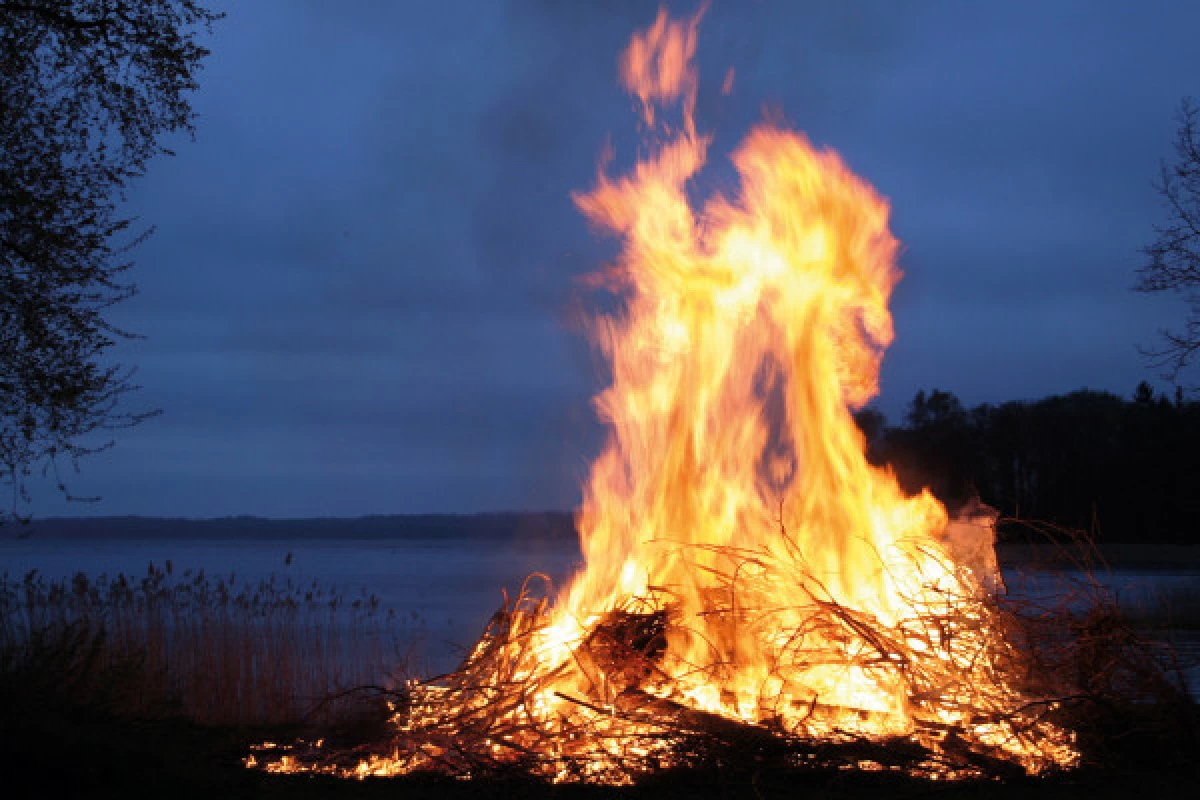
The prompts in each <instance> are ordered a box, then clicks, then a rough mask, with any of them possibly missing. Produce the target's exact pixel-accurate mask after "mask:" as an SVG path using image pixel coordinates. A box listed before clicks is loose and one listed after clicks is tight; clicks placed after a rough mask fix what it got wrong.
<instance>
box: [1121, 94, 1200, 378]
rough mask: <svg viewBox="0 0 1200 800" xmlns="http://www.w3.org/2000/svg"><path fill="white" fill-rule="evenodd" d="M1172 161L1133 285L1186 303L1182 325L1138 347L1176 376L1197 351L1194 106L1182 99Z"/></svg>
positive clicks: (1199, 192)
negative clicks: (1161, 213) (1163, 211)
mask: <svg viewBox="0 0 1200 800" xmlns="http://www.w3.org/2000/svg"><path fill="white" fill-rule="evenodd" d="M1175 158H1176V161H1175V163H1173V164H1167V163H1165V162H1164V163H1163V165H1162V174H1161V176H1160V177H1159V180H1158V182H1157V183H1156V184H1155V188H1156V189H1158V192H1159V194H1160V195H1162V198H1163V200H1164V203H1165V205H1166V207H1167V222H1166V223H1165V224H1163V225H1160V226H1156V227H1155V234H1156V238H1155V240H1154V243H1153V244H1151V245H1150V246H1149V247H1146V248H1145V249H1144V250H1143V252H1144V253H1145V255H1146V258H1147V261H1146V262H1145V263H1144V264H1143V265H1142V266H1141V267H1139V268H1138V282H1137V284H1136V287H1135V288H1137V290H1138V291H1142V292H1165V291H1169V292H1179V293H1180V294H1182V295H1183V298H1184V302H1185V303H1186V304H1187V317H1186V319H1185V320H1184V323H1183V327H1182V328H1178V329H1175V330H1169V329H1168V330H1163V331H1161V334H1162V345H1161V346H1159V347H1157V348H1153V349H1147V350H1144V353H1145V354H1146V356H1147V357H1148V358H1149V360H1150V362H1151V363H1152V364H1153V365H1154V366H1155V367H1157V368H1160V369H1164V370H1165V373H1166V375H1167V377H1169V378H1171V379H1174V380H1178V378H1179V377H1180V374H1181V373H1182V372H1183V371H1184V370H1185V369H1186V368H1187V367H1188V365H1189V364H1190V363H1191V362H1192V359H1193V358H1195V356H1196V353H1197V352H1200V107H1197V105H1196V104H1195V102H1194V101H1192V100H1190V99H1185V100H1184V101H1183V103H1182V104H1181V105H1180V109H1179V130H1178V132H1177V133H1176V135H1175Z"/></svg>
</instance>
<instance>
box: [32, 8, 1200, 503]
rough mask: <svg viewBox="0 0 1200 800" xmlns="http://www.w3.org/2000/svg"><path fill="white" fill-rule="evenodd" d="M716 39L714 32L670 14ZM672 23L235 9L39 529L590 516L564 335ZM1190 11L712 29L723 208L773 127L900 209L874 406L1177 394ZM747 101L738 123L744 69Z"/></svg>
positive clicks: (572, 360)
mask: <svg viewBox="0 0 1200 800" xmlns="http://www.w3.org/2000/svg"><path fill="white" fill-rule="evenodd" d="M669 7H670V8H671V10H672V12H673V13H676V14H684V13H690V12H691V11H692V10H693V9H694V7H695V6H694V4H692V3H676V2H672V3H670V4H669ZM657 8H658V3H657V2H656V0H645V1H643V0H626V1H624V2H607V1H603V2H602V1H601V0H595V1H594V2H554V1H553V0H512V1H511V2H506V3H492V2H483V1H482V0H480V1H479V2H469V1H467V0H462V1H461V2H447V3H436V4H419V5H418V4H409V3H392V2H384V1H383V0H379V1H378V2H371V3H355V4H345V3H341V2H334V1H333V0H328V1H326V2H315V3H304V4H296V3H290V2H285V1H284V0H279V1H278V2H262V3H253V4H230V6H229V12H230V13H229V18H228V19H227V20H226V21H225V22H224V23H223V24H222V25H221V26H219V28H218V31H217V33H216V35H215V36H214V38H213V41H212V43H211V44H212V49H213V57H212V59H211V62H210V64H209V66H208V68H207V69H206V70H205V72H204V73H203V74H202V75H201V85H202V88H201V90H200V92H199V93H198V94H197V96H196V107H197V110H198V111H199V113H200V116H201V119H200V127H199V134H198V139H197V141H196V142H195V143H190V142H186V141H181V142H177V143H174V145H175V147H176V149H177V150H178V152H179V155H178V156H177V157H176V158H173V159H163V160H160V161H158V162H156V163H155V164H154V165H153V167H152V169H151V172H150V174H149V175H147V176H146V178H145V179H144V180H143V181H142V182H141V183H140V184H139V185H138V187H137V188H136V190H135V192H134V193H133V196H132V197H131V206H132V208H133V209H134V210H135V212H136V213H138V214H140V215H141V216H142V218H143V220H144V221H145V222H147V223H153V224H155V225H157V226H158V233H157V235H156V236H155V237H154V238H152V239H151V240H150V241H149V242H148V243H147V244H146V245H145V246H143V247H141V248H140V249H139V250H138V251H137V259H138V264H139V266H138V267H137V269H136V273H135V275H134V277H135V279H136V280H137V281H138V283H139V284H140V286H141V289H142V294H141V296H140V297H138V298H136V299H135V300H133V301H131V302H129V303H127V304H125V305H124V306H123V307H121V308H120V309H118V311H117V316H118V321H119V322H120V323H121V324H123V325H125V326H127V327H129V328H132V329H133V330H137V331H140V332H142V333H144V334H146V335H147V338H146V339H145V340H138V341H134V342H130V343H128V344H127V345H124V346H123V350H122V354H123V357H124V358H125V359H126V360H127V361H128V362H129V363H132V364H137V365H138V366H139V367H140V373H139V379H140V381H141V382H142V383H143V385H144V386H145V389H144V391H143V392H142V393H141V395H140V397H139V398H138V401H139V402H140V403H141V404H142V405H143V406H146V407H161V408H162V409H163V410H164V412H165V413H164V414H163V416H162V417H160V418H158V419H155V420H153V421H151V422H149V423H147V424H146V425H144V426H142V427H140V428H138V429H135V430H132V431H127V432H122V433H121V435H120V437H119V438H120V444H119V446H118V447H117V448H116V449H114V450H112V451H110V452H108V453H106V454H104V455H102V456H100V457H97V458H96V459H94V460H93V462H92V463H91V465H90V467H89V468H88V469H87V470H86V471H85V472H84V474H83V475H81V476H80V477H79V478H78V479H77V481H76V484H77V485H76V488H77V490H78V491H79V492H80V493H93V492H94V493H99V494H103V495H104V496H105V497H106V501H105V503H104V504H103V505H101V506H99V507H98V508H96V507H69V506H64V505H63V504H62V503H60V502H57V501H55V500H53V498H52V493H51V492H49V491H45V492H42V493H41V494H40V495H39V497H40V501H39V503H38V505H37V506H36V507H35V511H36V512H38V513H42V514H46V513H61V512H63V511H67V512H74V513H81V512H82V513H95V512H97V511H100V512H104V513H127V512H132V513H153V514H190V515H212V514H229V513H261V514H271V515H276V516H299V515H307V514H356V513H376V512H380V513H382V512H398V511H431V510H464V511H467V510H479V509H488V508H519V507H530V508H536V507H564V506H569V505H571V504H572V503H574V502H575V501H576V500H577V497H578V484H579V480H580V479H581V477H582V476H583V475H584V473H585V470H586V464H587V463H588V460H589V459H590V458H591V457H592V455H593V454H594V453H595V451H596V448H597V446H598V443H599V441H600V436H601V431H600V430H599V428H598V426H597V425H596V423H595V422H594V420H593V418H592V412H591V409H590V406H589V402H588V398H589V396H590V395H591V394H592V393H593V392H594V391H595V390H596V389H597V388H598V384H599V381H600V378H599V377H597V376H598V372H597V370H596V369H595V364H594V354H593V353H591V351H590V349H589V347H588V346H587V344H586V343H585V342H584V341H583V339H582V337H580V336H579V334H578V331H577V330H576V329H575V326H574V325H573V314H575V313H576V311H575V309H577V308H578V307H580V306H581V305H583V304H586V303H588V302H592V301H593V298H591V297H590V296H588V295H587V294H585V293H584V291H583V290H582V289H581V288H580V284H579V282H578V280H577V279H578V278H579V276H581V275H583V274H585V273H588V272H591V271H593V270H595V269H597V267H598V266H600V265H601V264H603V263H604V262H605V260H607V259H609V258H611V257H612V255H613V252H614V247H615V245H614V243H613V242H611V241H603V240H599V241H598V240H597V239H596V238H595V237H594V235H593V233H592V232H590V231H589V230H588V227H587V225H586V223H585V222H584V220H582V219H581V218H580V216H579V214H578V213H577V211H576V210H575V208H574V206H573V204H572V203H571V200H570V195H571V192H572V191H575V190H578V189H582V188H586V187H588V186H589V185H590V184H591V183H592V181H593V179H594V175H595V168H596V161H597V156H598V154H599V153H600V151H601V150H602V149H603V148H604V147H605V145H606V143H607V142H611V144H612V146H613V149H614V150H615V153H616V159H615V161H614V162H613V168H614V169H620V168H621V167H622V166H624V165H628V164H629V163H631V161H632V160H633V159H634V157H635V156H636V154H637V152H638V147H639V144H638V140H637V138H636V131H635V126H634V116H633V114H632V104H631V102H630V100H629V98H628V97H626V96H625V95H624V93H623V92H622V90H621V89H620V88H619V87H618V86H617V83H616V75H615V72H616V70H615V66H616V59H617V54H618V53H619V51H620V50H621V48H622V47H623V46H624V44H625V42H626V41H627V39H628V36H629V34H630V33H631V32H632V31H633V30H634V29H635V28H636V27H639V26H642V25H645V24H647V23H649V22H650V21H651V20H652V19H653V18H654V15H655V13H656V12H657ZM1198 23H1200V8H1193V7H1191V6H1189V5H1185V4H1178V3H1169V2H1149V3H1143V4H1137V5H1134V4H1128V3H1124V2H1117V1H1116V0H1111V1H1109V0H1106V1H1105V2H1094V3H1087V4H1081V3H1068V2H1057V1H1054V2H1045V3H1038V4H1027V3H1003V4H973V3H959V2H950V1H949V0H946V1H945V2H921V3H903V4H901V3H889V2H840V3H792V2H783V0H761V1H758V0H752V1H750V2H716V3H713V4H712V7H711V8H710V9H709V11H708V13H707V15H706V18H705V20H704V22H703V23H702V26H701V29H700V31H701V40H700V60H699V66H700V70H701V88H700V96H699V104H698V109H699V114H700V118H701V120H700V121H701V125H702V126H703V127H705V128H706V129H707V130H710V131H712V132H713V133H714V135H715V145H714V150H713V159H712V165H711V168H710V170H709V171H708V172H707V173H706V174H705V176H703V179H702V180H701V181H700V182H699V185H700V187H701V188H704V187H719V188H725V189H728V188H731V184H732V181H733V180H734V176H733V175H732V171H731V168H730V166H729V164H728V161H727V159H726V154H727V153H728V152H729V151H730V150H731V149H732V148H733V147H734V146H736V144H737V142H738V141H739V139H740V138H741V136H742V135H744V133H745V131H746V130H747V129H748V128H749V127H750V126H751V125H753V124H755V123H756V122H758V121H759V120H761V119H762V116H763V108H764V106H767V107H769V108H772V109H776V110H777V113H778V114H780V115H782V117H783V118H784V119H786V120H788V121H790V123H791V124H793V125H795V126H796V127H797V128H800V129H803V130H805V131H806V132H807V133H808V134H809V136H810V137H811V138H812V139H813V141H814V142H816V143H818V144H820V145H827V146H831V147H834V148H835V149H837V150H838V151H839V152H840V153H841V154H842V155H843V157H844V158H845V159H846V160H847V162H848V163H849V164H850V166H851V167H852V168H853V169H855V170H856V171H858V172H860V173H861V174H863V175H864V176H865V177H866V178H867V179H869V180H870V181H871V182H872V183H874V184H875V185H876V186H877V187H878V188H879V189H880V191H881V192H882V193H883V194H885V195H886V196H887V197H888V198H889V199H890V201H891V203H892V206H893V210H894V228H895V230H896V233H897V235H898V236H899V237H900V238H901V240H902V241H903V243H904V251H903V255H902V266H903V268H904V270H905V272H906V277H905V279H904V281H902V282H901V284H900V286H899V287H898V288H897V291H896V295H895V302H894V306H893V311H894V314H895V319H896V331H897V338H896V343H895V344H894V345H893V347H892V349H891V351H890V353H889V356H888V358H887V359H886V361H885V364H884V373H883V390H884V393H883V396H882V397H881V398H880V399H879V400H878V404H879V407H880V408H882V409H883V410H884V411H886V412H887V413H888V414H889V416H891V417H892V418H893V419H895V418H898V417H899V416H900V415H901V414H902V412H903V409H904V406H905V404H906V403H907V401H908V399H909V398H910V397H911V396H912V394H913V393H914V392H915V391H916V390H917V389H918V388H922V387H924V388H928V387H931V386H939V387H941V388H945V389H950V390H952V391H955V392H957V393H958V394H959V395H960V396H961V397H962V398H963V399H964V401H966V402H969V403H977V402H985V401H989V402H997V401H1003V400H1007V399H1013V398H1032V397H1038V396H1041V395H1044V394H1047V393H1050V392H1063V391H1070V390H1072V389H1075V388H1079V387H1081V386H1088V387H1091V388H1099V389H1108V390H1113V391H1117V392H1120V393H1123V394H1127V393H1128V392H1129V391H1130V390H1132V388H1133V386H1134V385H1135V384H1136V382H1137V381H1139V380H1141V379H1143V378H1146V377H1153V376H1152V375H1151V374H1150V373H1149V372H1148V371H1147V369H1146V367H1145V365H1144V364H1143V363H1142V361H1141V360H1140V359H1139V357H1138V355H1137V352H1136V349H1135V346H1136V344H1138V343H1139V342H1141V343H1145V342H1148V341H1150V340H1151V339H1152V337H1153V335H1154V332H1155V330H1156V328H1158V327H1159V326H1160V325H1162V324H1164V320H1169V319H1171V315H1172V314H1173V313H1177V309H1176V307H1175V306H1174V305H1173V304H1172V303H1171V301H1170V298H1147V297H1144V296H1141V295H1136V294H1134V293H1132V292H1131V291H1130V288H1129V287H1130V285H1131V284H1132V282H1133V270H1134V268H1135V266H1136V265H1137V264H1138V258H1139V256H1138V249H1139V248H1140V247H1141V246H1142V245H1143V244H1145V243H1146V241H1147V239H1148V237H1149V236H1150V235H1151V229H1152V225H1153V223H1154V222H1155V221H1156V220H1158V219H1161V215H1162V210H1161V209H1160V208H1159V207H1158V205H1157V198H1156V196H1155V195H1154V192H1153V190H1152V188H1151V185H1150V180H1151V178H1152V177H1153V176H1154V174H1155V173H1156V170H1157V165H1158V162H1159V159H1160V158H1162V157H1164V156H1166V155H1168V154H1169V145H1170V140H1171V136H1172V133H1173V130H1172V128H1173V124H1172V114H1173V110H1174V108H1175V106H1176V104H1177V102H1178V100H1179V98H1180V97H1181V96H1183V95H1186V94H1195V93H1197V92H1198V91H1200V89H1197V84H1196V82H1195V76H1196V75H1197V74H1200V71H1198V69H1197V68H1198V67H1200V54H1198V51H1197V50H1196V48H1195V47H1194V46H1193V42H1192V39H1193V38H1194V32H1195V30H1196V29H1197V27H1198ZM730 67H732V68H733V69H734V70H735V82H734V92H733V94H732V95H731V96H725V95H723V94H722V93H721V91H720V88H721V82H722V79H723V78H724V76H725V73H726V70H727V69H729V68H730Z"/></svg>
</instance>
